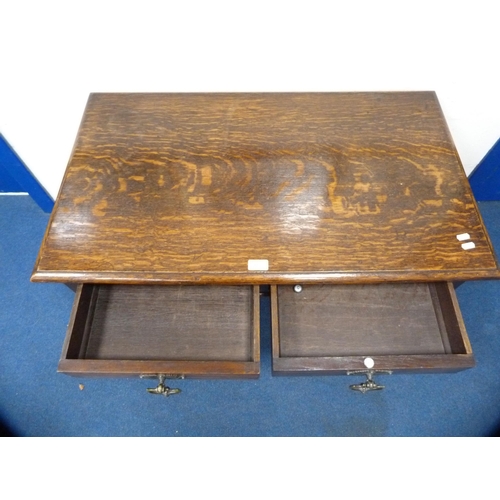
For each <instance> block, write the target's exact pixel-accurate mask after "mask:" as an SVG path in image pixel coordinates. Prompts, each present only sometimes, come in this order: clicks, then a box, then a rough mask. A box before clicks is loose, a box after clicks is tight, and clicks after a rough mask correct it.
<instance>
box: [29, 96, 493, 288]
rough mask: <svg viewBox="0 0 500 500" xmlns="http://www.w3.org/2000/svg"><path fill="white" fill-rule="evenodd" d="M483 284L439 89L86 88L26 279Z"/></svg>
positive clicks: (480, 234)
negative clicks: (263, 266)
mask: <svg viewBox="0 0 500 500" xmlns="http://www.w3.org/2000/svg"><path fill="white" fill-rule="evenodd" d="M461 233H469V234H470V237H471V240H472V241H473V242H474V243H475V248H474V249H472V250H463V249H462V246H461V242H460V241H458V240H457V238H456V235H457V234H461ZM249 259H266V260H268V261H269V269H268V271H248V260H249ZM487 277H500V273H499V269H498V266H497V262H496V260H495V257H494V254H493V251H492V247H491V244H490V242H489V239H488V236H487V234H486V231H485V228H484V226H483V223H482V221H481V218H480V215H479V213H478V210H477V207H476V204H475V201H474V199H473V196H472V194H471V190H470V187H469V184H468V181H467V178H466V176H465V174H464V171H463V168H462V166H461V163H460V160H459V158H458V155H457V151H456V149H455V147H454V145H453V142H452V139H451V137H450V134H449V132H448V128H447V126H446V123H445V121H444V119H443V115H442V112H441V109H440V106H439V103H438V101H437V98H436V96H435V94H434V93H433V92H401V93H398V92H393V93H293V94H272V93H269V94H92V95H91V96H90V98H89V101H88V104H87V108H86V111H85V114H84V117H83V121H82V124H81V127H80V131H79V134H78V137H77V140H76V143H75V147H74V151H73V153H72V156H71V159H70V162H69V165H68V168H67V171H66V174H65V177H64V180H63V183H62V187H61V191H60V193H59V196H58V198H57V202H56V206H55V209H54V211H53V214H52V217H51V220H50V223H49V227H48V230H47V233H46V236H45V238H44V242H43V245H42V248H41V250H40V254H39V258H38V260H37V263H36V266H35V270H34V273H33V276H32V279H33V280H34V281H66V282H100V283H131V284H132V283H133V284H139V283H164V284H172V283H224V284H250V283H262V284H263V283H288V282H325V283H328V282H331V283H342V282H343V283H360V282H366V283H370V282H381V281H395V280H403V281H410V280H411V281H436V280H458V279H460V280H465V279H476V278H487Z"/></svg>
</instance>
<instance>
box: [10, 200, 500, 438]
mask: <svg viewBox="0 0 500 500" xmlns="http://www.w3.org/2000/svg"><path fill="white" fill-rule="evenodd" d="M480 209H481V212H482V214H483V217H484V220H485V223H486V225H487V227H488V230H489V232H490V236H491V238H492V240H493V241H494V245H495V246H496V248H500V202H484V203H481V204H480ZM47 222H48V215H47V214H45V213H44V212H42V210H40V209H39V208H38V206H37V205H36V204H35V203H34V202H33V201H32V200H31V199H30V198H29V197H28V196H12V197H10V196H1V197H0V234H1V240H0V252H1V253H0V266H1V268H0V271H1V277H2V281H1V287H0V325H1V326H0V329H1V333H0V420H1V421H2V423H3V426H4V430H3V432H4V433H5V434H9V433H10V434H11V435H17V436H491V435H496V434H497V431H498V429H499V426H500V377H499V376H498V371H497V365H498V360H499V359H500V326H499V325H500V301H499V300H498V298H499V297H500V281H481V282H468V283H464V284H463V285H461V286H460V287H459V288H458V290H457V294H458V299H459V302H460V306H461V308H462V313H463V316H464V320H465V323H466V327H467V330H468V333H469V337H470V340H471V343H472V347H473V351H474V353H475V356H476V362H477V366H476V367H475V368H473V369H471V370H466V371H464V372H460V373H456V374H439V375H437V374H436V375H435V374H427V375H401V374H398V375H393V376H385V377H380V382H382V383H385V385H386V389H385V390H383V391H376V392H372V393H368V394H361V393H355V392H353V391H350V390H349V389H348V385H349V384H350V383H352V382H353V380H351V379H350V377H345V376H339V377H329V376H318V377H310V376H309V377H273V376H272V375H271V339H270V326H269V325H270V318H269V300H268V299H267V298H263V299H262V304H261V309H262V325H261V329H262V332H261V335H262V347H261V358H262V363H261V376H260V379H258V380H248V381H246V380H243V381H241V380H238V381H231V380H222V381H221V380H215V381H211V380H181V381H178V383H177V384H176V386H178V387H180V388H181V389H182V394H181V395H179V396H173V397H170V398H168V399H166V398H163V397H159V396H152V395H150V394H147V392H146V387H151V386H153V385H154V383H153V382H152V381H148V380H141V379H113V378H111V379H107V378H83V377H82V378H74V377H69V376H66V375H62V374H57V373H56V369H57V363H58V360H59V355H60V353H61V348H62V343H63V340H64V336H65V333H66V325H67V322H68V319H69V315H70V311H71V306H72V302H73V292H71V291H70V290H69V289H68V288H67V287H66V286H64V285H59V284H35V283H30V281H29V277H30V274H31V271H32V268H33V265H34V262H35V259H36V255H37V252H38V249H39V246H40V243H41V241H42V238H43V234H44V231H45V227H46V225H47ZM80 384H82V385H83V389H81V388H80ZM170 385H172V386H174V384H173V383H171V384H170Z"/></svg>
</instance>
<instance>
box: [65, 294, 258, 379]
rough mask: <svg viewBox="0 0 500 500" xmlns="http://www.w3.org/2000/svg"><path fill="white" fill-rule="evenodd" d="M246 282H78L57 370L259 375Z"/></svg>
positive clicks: (254, 310)
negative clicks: (123, 283) (207, 283)
mask: <svg viewBox="0 0 500 500" xmlns="http://www.w3.org/2000/svg"><path fill="white" fill-rule="evenodd" d="M259 361H260V360H259V289H258V287H254V286H210V285H207V286H191V285H172V286H159V285H158V286H154V285H81V286H80V287H79V289H78V290H77V293H76V297H75V303H74V306H73V312H72V317H71V321H70V324H69V326H68V334H67V337H66V341H65V345H64V348H63V353H62V356H61V361H60V363H59V371H60V372H63V373H70V374H76V373H78V374H109V375H120V374H123V375H128V374H160V373H161V374H176V375H184V376H201V377H202V376H207V377H226V376H227V377H231V376H257V375H258V374H259Z"/></svg>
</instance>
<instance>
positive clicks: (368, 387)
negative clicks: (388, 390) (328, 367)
mask: <svg viewBox="0 0 500 500" xmlns="http://www.w3.org/2000/svg"><path fill="white" fill-rule="evenodd" d="M376 373H377V374H379V373H381V374H386V375H392V372H391V371H390V370H355V371H349V372H347V375H366V380H365V382H362V383H361V384H353V385H350V386H349V388H351V389H352V390H353V391H359V392H362V393H363V394H364V393H365V392H368V391H380V390H382V389H383V388H384V387H385V386H384V385H379V384H377V383H376V382H375V380H373V375H375V374H376Z"/></svg>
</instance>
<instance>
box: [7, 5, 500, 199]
mask: <svg viewBox="0 0 500 500" xmlns="http://www.w3.org/2000/svg"><path fill="white" fill-rule="evenodd" d="M494 5H495V2H493V1H482V0H475V1H467V2H463V1H459V0H456V1H454V2H451V1H446V2H443V1H440V0H433V1H421V0H412V1H406V2H405V1H403V0H400V1H377V0H372V1H355V0H351V1H341V2H340V1H338V2H327V1H322V2H318V1H314V0H309V1H304V2H293V1H289V2H273V1H272V0H267V1H240V2H238V1H237V0H233V1H232V2H229V1H226V2H221V1H219V2H211V1H205V2H201V1H196V2H189V1H186V0H184V1H182V0H177V1H167V0H164V1H151V0H142V1H137V2H126V1H122V2H118V1H107V0H100V1H97V2H95V1H89V0H87V1H80V0H78V1H66V2H54V1H51V0H47V1H38V2H34V1H32V2H27V1H24V0H15V1H8V2H4V3H3V4H2V7H1V9H0V47H1V55H0V132H1V133H3V134H4V136H5V137H6V138H7V140H8V141H9V142H10V143H11V144H12V146H13V147H14V149H15V150H16V151H17V152H18V154H19V155H20V156H21V158H22V159H23V160H24V161H25V162H26V164H27V165H28V166H29V167H30V168H31V170H32V171H33V173H34V174H35V175H36V176H37V177H38V179H39V180H40V181H41V182H42V184H43V185H44V186H45V187H46V188H47V189H48V191H49V192H50V193H51V194H52V195H53V196H56V194H57V191H58V189H59V185H60V182H61V180H62V176H63V173H64V170H65V167H66V164H67V161H68V159H69V156H70V153H71V149H72V146H73V141H74V138H75V135H76V133H77V129H78V126H79V122H80V118H81V115H82V112H83V109H84V106H85V102H86V99H87V96H88V94H89V92H99V91H110V92H114V91H144V92H146V91H164V92H169V91H300V90H302V91H304V90H310V91H339V90H347V91H351V90H436V91H437V94H438V97H439V99H440V101H441V105H442V107H443V109H444V113H445V116H446V118H447V120H448V123H449V126H450V129H451V132H452V135H453V137H454V139H455V142H456V145H457V148H458V150H459V153H460V155H461V158H462V161H463V163H464V167H465V169H466V172H467V173H470V171H471V170H472V169H473V168H474V167H475V166H476V165H477V163H478V162H479V161H480V160H481V158H482V157H483V156H484V155H485V154H486V153H487V151H488V150H489V148H491V146H492V145H493V144H494V143H495V141H496V140H497V139H498V138H499V137H500V70H499V67H498V58H499V57H500V50H499V49H500V47H499V43H498V33H497V26H498V21H497V9H496V8H495V7H494Z"/></svg>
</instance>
